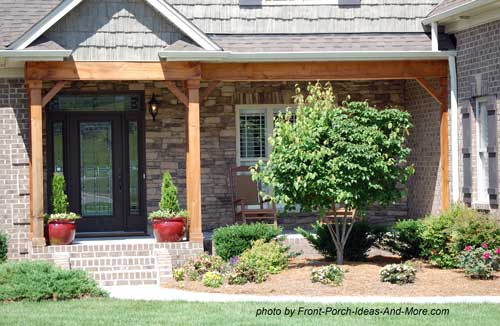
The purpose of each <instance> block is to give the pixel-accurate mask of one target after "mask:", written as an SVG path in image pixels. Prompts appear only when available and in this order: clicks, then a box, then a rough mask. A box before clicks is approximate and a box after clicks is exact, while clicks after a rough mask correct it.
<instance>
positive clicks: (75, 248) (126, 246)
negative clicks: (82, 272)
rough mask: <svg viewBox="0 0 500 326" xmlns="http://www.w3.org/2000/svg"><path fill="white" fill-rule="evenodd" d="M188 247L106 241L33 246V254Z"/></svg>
mask: <svg viewBox="0 0 500 326" xmlns="http://www.w3.org/2000/svg"><path fill="white" fill-rule="evenodd" d="M162 248H164V249H173V250H175V249H177V250H178V249H189V248H190V244H189V242H162V243H158V242H148V243H107V244H81V243H80V244H73V245H68V246H48V247H42V248H35V249H34V252H33V253H34V254H45V253H49V254H52V253H57V252H69V253H72V254H73V253H75V254H84V253H100V252H105V253H116V252H118V253H121V252H131V251H133V252H148V251H153V250H154V249H162Z"/></svg>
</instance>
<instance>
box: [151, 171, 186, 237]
mask: <svg viewBox="0 0 500 326" xmlns="http://www.w3.org/2000/svg"><path fill="white" fill-rule="evenodd" d="M159 208H160V209H159V210H157V211H154V212H152V213H151V214H149V220H150V221H151V224H152V226H153V232H154V235H155V239H156V241H158V242H177V241H180V240H181V239H182V237H183V235H184V230H185V227H186V219H187V212H186V211H185V210H180V208H179V202H178V200H177V188H176V187H175V185H174V183H173V182H172V176H171V175H170V173H169V172H168V171H167V172H165V173H164V174H163V180H162V184H161V200H160V204H159Z"/></svg>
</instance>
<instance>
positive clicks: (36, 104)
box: [26, 80, 45, 246]
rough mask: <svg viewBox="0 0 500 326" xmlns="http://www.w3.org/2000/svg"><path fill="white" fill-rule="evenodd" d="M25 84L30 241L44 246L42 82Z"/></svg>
mask: <svg viewBox="0 0 500 326" xmlns="http://www.w3.org/2000/svg"><path fill="white" fill-rule="evenodd" d="M26 83H27V86H28V95H29V105H30V144H31V156H30V177H31V183H30V184H31V189H30V190H31V193H30V195H31V210H30V211H31V216H30V218H31V232H32V233H31V241H32V244H33V246H45V238H44V236H43V144H42V142H43V140H42V139H43V136H42V128H43V126H42V81H40V80H29V81H27V82H26Z"/></svg>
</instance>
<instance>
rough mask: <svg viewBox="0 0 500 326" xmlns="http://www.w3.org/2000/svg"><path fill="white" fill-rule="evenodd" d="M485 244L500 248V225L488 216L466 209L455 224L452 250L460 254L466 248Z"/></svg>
mask: <svg viewBox="0 0 500 326" xmlns="http://www.w3.org/2000/svg"><path fill="white" fill-rule="evenodd" d="M483 243H488V244H489V245H490V246H492V247H497V246H500V224H498V221H497V220H495V219H493V218H492V217H491V216H489V215H487V214H484V213H481V212H478V211H475V210H472V209H470V208H466V209H465V211H464V213H463V214H461V215H460V216H459V217H458V218H457V219H456V221H455V223H454V224H453V232H452V235H451V246H452V250H453V251H454V252H456V253H459V252H460V251H462V250H463V248H465V247H466V246H481V245H482V244H483Z"/></svg>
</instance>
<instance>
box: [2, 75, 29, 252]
mask: <svg viewBox="0 0 500 326" xmlns="http://www.w3.org/2000/svg"><path fill="white" fill-rule="evenodd" d="M28 123H29V115H28V110H27V95H26V90H25V88H24V80H22V79H0V231H1V232H5V233H7V236H8V238H9V257H10V258H11V259H19V258H21V257H22V256H24V255H26V254H28V251H29V232H30V223H29V201H30V199H29V198H30V197H29V157H28V150H29V139H28V135H29V131H28Z"/></svg>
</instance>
